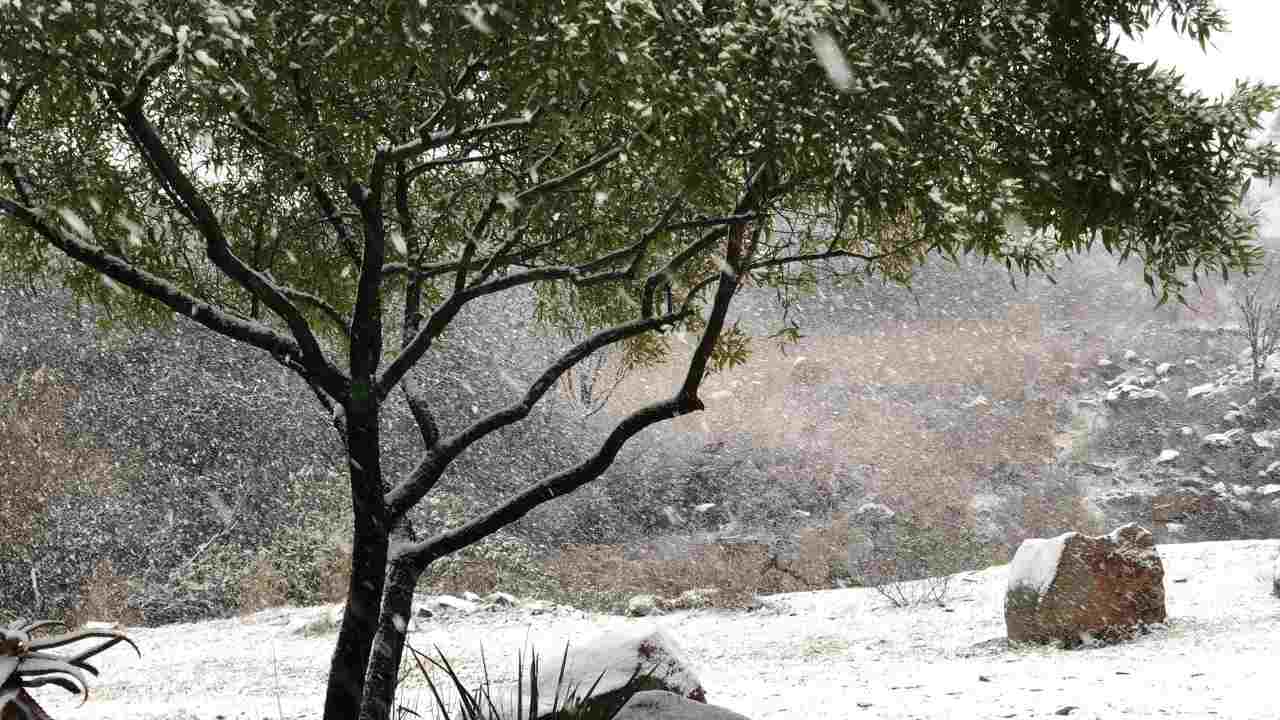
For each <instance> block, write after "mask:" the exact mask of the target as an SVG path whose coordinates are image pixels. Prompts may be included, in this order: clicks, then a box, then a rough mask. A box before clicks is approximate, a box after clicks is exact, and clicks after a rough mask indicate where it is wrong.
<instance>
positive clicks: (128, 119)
mask: <svg viewBox="0 0 1280 720" xmlns="http://www.w3.org/2000/svg"><path fill="white" fill-rule="evenodd" d="M108 92H109V93H110V95H111V96H112V100H113V101H114V102H115V103H116V106H117V108H116V109H117V111H118V112H119V113H120V118H121V123H122V125H124V127H125V130H126V132H128V133H129V135H130V136H131V137H132V138H133V139H134V140H135V142H136V143H137V145H138V149H139V151H140V152H141V153H142V154H143V155H144V157H146V158H147V159H148V161H149V162H148V165H149V166H150V167H151V170H152V172H153V174H155V175H156V179H157V180H158V181H160V182H161V184H163V185H165V186H166V187H168V188H169V189H170V190H171V191H172V193H173V195H174V196H175V198H176V200H177V201H178V203H179V205H178V207H179V209H180V210H182V211H183V212H184V214H186V215H187V216H188V218H189V219H190V220H191V222H192V224H193V225H194V226H195V228H196V230H197V231H198V232H199V233H200V234H201V236H203V237H204V239H205V254H206V255H207V256H208V257H209V259H210V261H212V262H213V264H214V265H215V266H216V267H217V268H218V269H219V270H221V271H222V272H223V273H224V274H225V275H227V277H229V278H231V279H232V280H234V281H236V282H237V283H239V284H240V286H241V287H243V288H245V289H246V290H248V291H249V292H250V293H251V294H253V295H255V296H257V297H258V298H260V299H261V300H262V302H263V303H264V304H265V305H266V306H267V307H269V308H271V310H272V311H273V312H275V313H276V314H277V315H278V316H280V318H282V319H283V320H284V321H285V323H286V324H287V325H288V326H289V330H290V332H292V333H293V336H294V338H295V339H296V340H297V342H298V346H299V347H300V348H301V361H302V363H303V365H305V366H306V367H307V370H308V372H310V373H311V374H312V375H313V376H314V377H315V378H316V380H317V381H318V382H319V383H320V384H321V386H322V387H324V389H325V391H326V392H328V393H329V394H330V395H331V396H333V397H345V396H346V392H347V388H346V384H347V383H346V378H345V376H344V375H343V373H342V371H341V370H339V369H338V368H337V366H335V365H334V364H333V363H332V362H330V361H329V359H328V358H327V357H325V355H324V351H323V350H322V349H321V348H320V344H319V342H318V341H317V339H316V337H315V334H314V333H313V332H312V331H311V326H310V325H309V324H308V323H307V320H306V318H304V317H303V316H302V314H301V313H300V312H298V308H297V307H295V306H294V305H293V303H292V302H290V301H289V299H288V298H287V297H286V296H285V294H284V293H283V292H282V291H281V290H280V288H279V287H277V286H276V284H275V283H274V282H273V281H271V280H270V279H269V278H268V277H267V276H265V275H263V274H262V273H260V272H258V271H256V270H254V269H253V268H250V267H249V266H247V265H245V263H244V262H243V261H242V260H241V259H240V258H239V257H237V256H236V255H235V253H234V252H232V251H231V247H230V245H229V244H228V242H227V238H226V236H224V235H223V232H222V226H221V225H220V224H219V222H218V220H217V217H216V216H215V214H214V212H213V209H212V208H210V207H209V205H208V204H207V203H206V202H205V200H204V198H202V197H201V196H200V194H199V192H198V191H197V190H196V188H195V185H194V184H192V182H191V180H190V178H188V177H187V176H186V174H185V173H184V172H183V171H182V169H181V168H180V167H179V166H178V163H177V161H176V160H175V159H174V157H173V155H172V154H171V153H170V152H169V148H168V147H167V146H166V145H165V143H164V141H163V140H161V138H160V136H159V135H158V134H157V133H156V130H155V128H154V127H152V125H151V122H150V121H149V120H148V119H147V118H146V116H145V115H144V114H143V111H142V106H141V100H142V98H141V96H139V95H137V94H136V93H135V94H134V95H131V96H130V97H129V98H125V97H123V96H122V94H121V93H119V92H118V91H114V90H108Z"/></svg>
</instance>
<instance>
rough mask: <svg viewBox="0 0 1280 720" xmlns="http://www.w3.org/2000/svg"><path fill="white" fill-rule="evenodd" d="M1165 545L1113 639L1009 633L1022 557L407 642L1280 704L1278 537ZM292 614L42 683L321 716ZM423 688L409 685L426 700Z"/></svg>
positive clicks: (834, 689) (1025, 702) (117, 699)
mask: <svg viewBox="0 0 1280 720" xmlns="http://www.w3.org/2000/svg"><path fill="white" fill-rule="evenodd" d="M1159 551H1160V554H1161V557H1162V558H1163V560H1164V566H1165V573H1166V574H1165V588H1166V591H1167V602H1168V611H1169V618H1170V619H1169V623H1168V626H1167V627H1165V628H1159V629H1156V630H1155V631H1154V632H1152V633H1150V634H1148V635H1145V636H1142V637H1140V638H1138V639H1137V640H1135V641H1133V642H1130V643H1127V644H1123V645H1116V646H1111V647H1098V648H1090V649H1083V650H1058V649H1052V648H1015V649H1009V648H1007V647H1005V646H1004V643H1003V641H1002V639H1003V636H1004V615H1003V603H1004V588H1005V582H1006V575H1007V572H1008V567H1007V566H1000V567H993V568H989V569H987V570H984V571H981V572H976V573H966V574H962V575H959V576H956V577H955V578H953V582H952V584H951V594H950V597H949V601H948V603H947V607H946V608H939V607H928V608H913V609H905V610H904V609H895V608H891V607H888V606H887V604H886V602H885V601H884V600H883V599H882V598H881V597H880V596H879V595H878V594H876V593H875V591H873V590H864V589H849V590H830V591H825V592H809V593H792V594H787V595H775V596H771V597H769V598H767V599H766V602H767V607H766V608H765V609H763V610H758V611H756V612H749V613H748V612H732V613H729V612H720V611H690V612H680V613H674V614H671V615H668V616H665V617H661V618H657V619H628V618H621V617H613V616H602V615H591V614H585V613H570V614H568V615H564V614H560V615H556V614H544V615H531V614H528V613H527V612H518V611H511V612H501V613H486V612H481V613H477V614H475V615H472V616H469V617H465V618H454V619H450V620H448V621H447V622H434V621H432V622H428V623H427V624H426V625H424V626H423V627H421V628H420V629H419V630H417V631H415V632H412V633H411V634H410V637H409V642H410V643H411V644H412V645H413V646H415V647H417V648H419V649H421V650H424V651H430V650H431V649H432V648H433V647H435V646H437V645H438V646H439V647H440V649H441V650H443V651H444V653H445V655H446V656H447V657H449V658H450V660H451V661H453V662H455V663H456V665H455V666H456V667H460V668H461V670H462V672H463V674H464V675H465V676H468V677H470V678H474V679H479V677H480V658H479V646H480V643H483V644H484V650H485V655H486V659H487V663H488V668H489V671H490V674H491V677H493V678H494V679H495V680H496V681H497V682H498V683H499V684H501V683H506V682H510V681H511V680H512V679H513V677H514V672H515V671H514V668H515V658H516V652H517V651H518V650H520V649H521V648H522V647H527V646H529V645H532V646H533V647H535V648H536V649H537V650H538V651H539V653H540V654H541V655H543V656H544V657H545V658H548V659H550V660H552V661H554V660H555V659H558V658H559V654H560V652H561V650H562V649H563V647H564V643H565V641H566V640H570V641H574V642H577V641H582V640H586V639H588V638H589V637H590V636H592V635H594V634H596V633H599V632H601V631H606V630H609V629H611V628H619V627H624V626H630V625H634V624H636V623H651V622H655V621H656V622H659V623H662V624H664V625H665V626H667V627H668V628H669V629H670V630H671V631H672V632H673V633H674V634H675V636H676V637H677V638H680V640H681V642H682V644H683V647H684V649H685V650H686V651H687V653H688V655H689V657H690V660H691V661H692V663H693V664H694V667H695V669H696V670H697V672H698V673H699V674H700V676H701V678H702V682H703V685H704V687H705V688H706V691H707V698H708V701H709V702H712V703H714V704H717V705H723V706H725V707H728V708H730V709H732V710H736V711H737V712H740V713H743V714H745V715H747V716H748V717H751V718H754V719H755V720H769V719H771V718H779V719H780V718H833V719H838V718H966V719H968V718H1037V717H1059V716H1066V717H1071V718H1090V719H1093V718H1098V719H1102V718H1105V719H1106V720H1118V719H1120V718H1124V719H1125V720H1129V719H1132V718H1157V717H1158V718H1170V717H1177V718H1214V717H1217V718H1230V719H1232V720H1250V719H1253V718H1257V719H1258V720H1262V719H1263V718H1266V719H1267V720H1274V719H1275V718H1278V717H1280V683H1278V682H1277V681H1278V680H1280V599H1277V598H1275V597H1273V596H1271V594H1270V591H1271V578H1272V567H1273V562H1274V559H1275V557H1276V555H1277V553H1280V540H1258V541H1237V542H1219V543H1195V544H1186V545H1162V546H1160V547H1159ZM298 612H301V611H298ZM289 617H290V615H289V613H282V612H279V611H266V612H265V613H261V614H259V615H256V616H252V617H250V618H247V619H245V620H239V619H235V620H221V621H215V622H207V623H198V624H192V625H174V626H168V627H163V628H156V629H137V630H134V631H132V632H131V634H132V636H133V637H134V638H135V639H136V640H137V641H138V644H139V645H140V646H141V648H142V652H143V655H142V658H141V659H138V658H136V657H135V656H134V655H133V654H132V651H128V650H116V649H113V650H111V651H108V653H106V654H104V656H103V657H102V663H101V665H100V667H102V668H103V676H102V677H101V678H100V679H99V680H98V681H97V683H96V684H95V685H94V687H93V691H92V695H91V697H90V700H89V702H88V703H87V704H85V705H83V706H80V707H77V702H78V701H74V700H70V699H69V697H70V696H67V695H65V694H64V693H61V691H58V690H56V689H55V690H45V689H37V690H36V691H35V692H36V693H37V697H38V698H40V700H41V702H42V703H44V705H45V706H46V708H47V709H48V710H50V711H51V714H52V715H53V716H54V717H56V718H58V720H81V719H83V720H89V719H91V718H92V719H94V720H124V719H125V718H128V719H129V720H147V719H149V718H150V719H156V718H166V719H176V718H186V719H191V718H198V719H199V720H214V719H215V718H226V719H227V720H231V719H233V718H239V719H248V718H252V719H253V720H259V719H265V718H272V719H278V718H285V719H294V718H298V719H301V718H318V717H319V715H320V706H321V703H322V698H323V687H324V676H325V672H326V670H327V666H328V661H329V653H330V651H331V649H332V644H333V640H334V636H333V635H332V634H329V635H323V636H320V637H316V638H302V637H298V636H295V635H292V634H290V633H289V632H288V631H287V630H286V628H285V626H284V625H281V624H278V623H280V622H285V621H287V620H288V619H289ZM418 692H419V690H417V689H415V688H411V689H408V690H406V697H407V698H409V703H410V704H411V705H412V704H413V702H414V697H415V696H416V695H417V694H418ZM428 697H429V696H428V695H427V694H426V693H425V691H423V693H422V696H421V698H420V702H419V705H418V709H419V711H421V712H423V716H424V717H432V714H431V713H430V712H428V711H427V708H428V706H429V704H428V702H427V700H428Z"/></svg>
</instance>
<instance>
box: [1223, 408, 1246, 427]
mask: <svg viewBox="0 0 1280 720" xmlns="http://www.w3.org/2000/svg"><path fill="white" fill-rule="evenodd" d="M1244 421H1245V412H1244V411H1243V410H1228V411H1227V412H1226V413H1224V414H1223V416H1222V422H1224V423H1226V424H1228V425H1243V424H1244Z"/></svg>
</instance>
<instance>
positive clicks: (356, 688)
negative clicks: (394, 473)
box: [324, 406, 390, 720]
mask: <svg viewBox="0 0 1280 720" xmlns="http://www.w3.org/2000/svg"><path fill="white" fill-rule="evenodd" d="M346 418H347V457H348V462H349V466H350V471H351V499H352V509H353V510H354V522H353V524H352V541H351V581H350V583H349V584H348V585H347V605H346V609H345V611H344V612H343V613H342V626H341V627H340V628H339V630H338V642H337V646H336V647H335V648H334V651H333V660H332V662H331V663H330V666H329V684H328V688H327V690H326V693H325V701H324V718H325V720H352V719H353V718H355V717H356V716H357V714H358V713H359V711H360V699H361V697H363V695H364V679H365V668H366V667H367V666H368V663H369V655H370V651H371V649H372V647H373V642H374V633H375V632H376V631H377V629H378V608H379V604H380V602H381V599H382V592H383V587H384V585H385V583H386V573H387V548H388V537H389V534H390V533H389V528H388V527H387V523H386V517H385V515H386V510H385V506H384V505H383V503H382V466H381V462H380V460H381V458H380V454H379V453H380V448H379V445H378V413H377V407H376V406H373V407H366V408H359V409H357V408H354V407H349V408H348V410H347V414H346Z"/></svg>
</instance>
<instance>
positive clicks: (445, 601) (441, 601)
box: [415, 595, 480, 617]
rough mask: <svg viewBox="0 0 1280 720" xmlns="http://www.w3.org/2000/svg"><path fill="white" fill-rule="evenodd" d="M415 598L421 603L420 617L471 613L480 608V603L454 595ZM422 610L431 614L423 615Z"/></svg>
mask: <svg viewBox="0 0 1280 720" xmlns="http://www.w3.org/2000/svg"><path fill="white" fill-rule="evenodd" d="M415 600H417V601H418V602H419V603H421V605H420V608H419V611H418V612H416V614H417V616H418V617H431V616H432V615H433V614H438V613H449V612H455V613H462V614H464V615H470V614H471V613H473V612H475V611H476V610H479V609H480V605H479V604H478V603H476V602H472V601H471V600H467V599H464V598H460V597H454V596H453V595H423V596H419V597H417V598H415ZM420 610H426V611H427V612H428V613H429V614H427V615H423V614H422V613H421V612H420Z"/></svg>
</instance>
